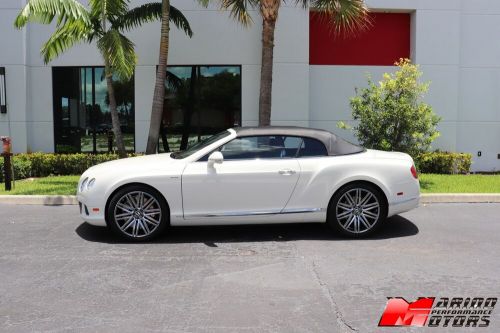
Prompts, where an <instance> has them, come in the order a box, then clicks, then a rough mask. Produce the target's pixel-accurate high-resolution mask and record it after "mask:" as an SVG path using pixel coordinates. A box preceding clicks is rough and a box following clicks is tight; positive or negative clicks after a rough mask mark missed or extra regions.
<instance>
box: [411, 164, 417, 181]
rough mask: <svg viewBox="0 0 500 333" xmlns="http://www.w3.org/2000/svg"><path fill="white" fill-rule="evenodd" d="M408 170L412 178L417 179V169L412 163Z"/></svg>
mask: <svg viewBox="0 0 500 333" xmlns="http://www.w3.org/2000/svg"><path fill="white" fill-rule="evenodd" d="M410 171H411V175H412V176H413V178H415V179H418V174H417V169H415V166H414V165H412V166H411V168H410Z"/></svg>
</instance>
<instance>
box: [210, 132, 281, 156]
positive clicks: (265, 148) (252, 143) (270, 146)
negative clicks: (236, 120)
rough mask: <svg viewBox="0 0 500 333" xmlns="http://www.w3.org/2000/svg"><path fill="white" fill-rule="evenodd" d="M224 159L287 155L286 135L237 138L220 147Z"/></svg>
mask: <svg viewBox="0 0 500 333" xmlns="http://www.w3.org/2000/svg"><path fill="white" fill-rule="evenodd" d="M220 152H221V153H222V155H223V156H224V160H242V159H255V158H282V157H285V155H286V151H285V137H283V136H274V135H273V136H252V137H242V138H236V139H234V140H232V141H231V142H228V143H226V144H225V145H224V146H222V148H221V149H220Z"/></svg>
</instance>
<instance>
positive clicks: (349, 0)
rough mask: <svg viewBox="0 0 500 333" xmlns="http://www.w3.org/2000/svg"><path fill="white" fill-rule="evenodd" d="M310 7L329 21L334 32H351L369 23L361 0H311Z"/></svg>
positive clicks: (365, 8)
mask: <svg viewBox="0 0 500 333" xmlns="http://www.w3.org/2000/svg"><path fill="white" fill-rule="evenodd" d="M311 8H312V9H313V10H315V11H318V12H319V14H320V15H321V17H322V18H324V19H325V20H328V21H329V23H330V24H331V26H332V29H333V30H334V32H335V33H342V32H344V33H346V34H353V33H356V32H357V31H360V30H363V29H366V28H368V27H370V25H371V21H370V17H369V15H368V13H369V10H368V7H367V6H366V5H365V2H364V1H363V0H311Z"/></svg>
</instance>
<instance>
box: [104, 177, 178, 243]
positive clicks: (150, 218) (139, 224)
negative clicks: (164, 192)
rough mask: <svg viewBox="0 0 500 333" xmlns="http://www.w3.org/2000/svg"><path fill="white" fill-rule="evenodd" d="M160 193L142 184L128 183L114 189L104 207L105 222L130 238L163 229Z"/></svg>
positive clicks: (147, 236) (164, 214) (165, 215)
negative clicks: (129, 184)
mask: <svg viewBox="0 0 500 333" xmlns="http://www.w3.org/2000/svg"><path fill="white" fill-rule="evenodd" d="M168 215H169V210H168V206H167V204H166V203H165V200H164V199H163V197H162V196H161V195H160V194H159V193H158V192H156V191H155V190H152V189H150V188H148V187H146V186H142V185H132V186H128V187H125V188H123V189H121V190H120V191H118V192H117V193H115V194H114V195H113V197H112V198H111V201H110V203H109V207H108V216H107V220H108V225H109V227H110V228H111V229H112V230H113V231H114V232H115V233H116V234H118V235H119V236H121V237H122V238H125V239H127V240H132V241H146V240H150V239H152V238H154V237H156V236H158V235H159V234H161V233H162V231H163V230H164V229H165V227H166V226H167V224H168V218H169V216H168Z"/></svg>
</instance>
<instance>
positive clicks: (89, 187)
mask: <svg viewBox="0 0 500 333" xmlns="http://www.w3.org/2000/svg"><path fill="white" fill-rule="evenodd" d="M94 184H95V178H92V179H91V180H89V182H88V184H87V190H90V189H91V188H92V187H93V186H94Z"/></svg>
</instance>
